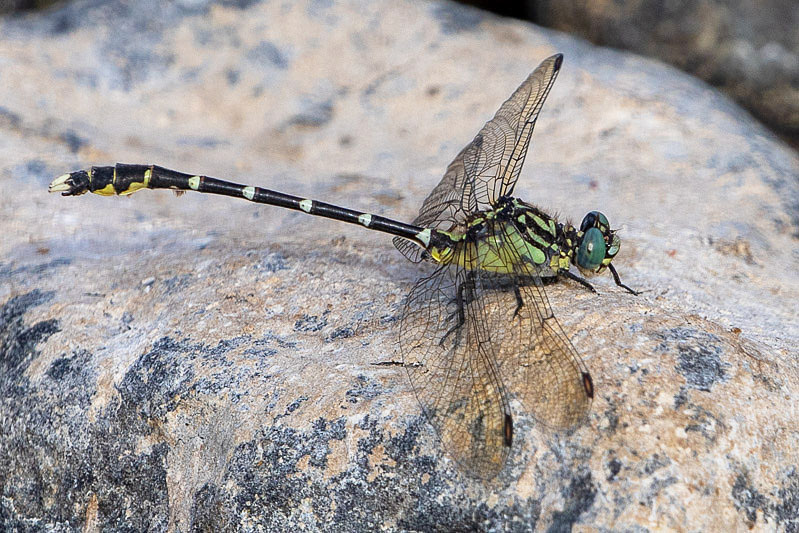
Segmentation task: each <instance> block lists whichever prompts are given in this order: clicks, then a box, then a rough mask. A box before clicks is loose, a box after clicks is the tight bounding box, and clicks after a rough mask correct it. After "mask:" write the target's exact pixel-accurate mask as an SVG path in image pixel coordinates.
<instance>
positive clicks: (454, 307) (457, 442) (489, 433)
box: [400, 266, 512, 479]
mask: <svg viewBox="0 0 799 533" xmlns="http://www.w3.org/2000/svg"><path fill="white" fill-rule="evenodd" d="M465 283H468V281H467V273H466V272H465V271H464V270H462V269H458V268H455V267H447V266H441V267H439V268H438V270H437V271H436V272H435V273H434V274H433V275H432V276H430V277H427V278H424V279H421V280H419V281H418V282H417V283H416V285H415V286H414V288H413V290H412V291H411V293H410V294H409V296H408V300H407V302H406V305H405V310H404V314H403V318H402V323H401V326H400V348H401V350H402V354H403V358H404V361H403V362H404V364H405V368H406V369H407V372H408V376H409V378H410V381H411V384H412V385H413V389H414V392H415V393H416V397H417V399H418V400H419V403H420V404H421V407H422V410H423V412H424V414H425V416H426V417H427V419H428V420H429V421H430V423H431V424H432V425H433V427H434V428H435V429H436V432H437V433H438V436H439V438H440V439H441V443H442V445H443V448H444V450H445V451H447V453H449V454H450V456H451V457H452V458H453V459H454V460H455V462H456V463H458V465H459V466H460V467H461V468H462V469H463V470H464V471H465V472H466V473H467V474H469V475H471V476H473V477H477V478H482V479H489V478H492V477H494V476H495V475H496V474H497V473H498V472H499V470H500V469H501V468H502V466H503V465H504V463H505V459H506V457H507V454H508V451H509V449H510V444H511V438H512V435H511V433H509V432H510V430H511V428H510V427H509V426H506V424H510V423H511V415H510V409H509V406H508V402H507V397H506V394H505V390H504V387H503V385H502V383H501V381H500V380H499V375H498V372H497V368H496V361H495V354H493V352H492V350H493V348H494V343H493V341H492V339H491V333H490V329H489V328H488V327H487V326H488V324H486V323H485V322H484V321H483V318H484V316H483V313H484V311H483V309H482V301H481V299H480V295H479V294H475V293H474V290H471V289H470V290H469V291H468V292H469V294H464V292H465V291H466V289H461V296H460V297H459V296H458V294H459V290H458V287H459V286H461V285H463V284H465ZM459 301H461V305H460V306H459V303H458V302H459ZM461 318H462V319H463V322H462V323H461ZM459 324H460V325H459Z"/></svg>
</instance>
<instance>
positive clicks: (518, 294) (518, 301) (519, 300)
mask: <svg viewBox="0 0 799 533" xmlns="http://www.w3.org/2000/svg"><path fill="white" fill-rule="evenodd" d="M513 293H514V294H515V295H516V309H515V310H514V311H513V318H516V315H518V314H519V311H521V310H522V307H524V300H523V299H522V291H520V290H519V286H518V285H514V286H513Z"/></svg>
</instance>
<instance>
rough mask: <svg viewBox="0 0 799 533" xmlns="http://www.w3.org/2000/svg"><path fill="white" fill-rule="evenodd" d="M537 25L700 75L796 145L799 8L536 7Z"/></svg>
mask: <svg viewBox="0 0 799 533" xmlns="http://www.w3.org/2000/svg"><path fill="white" fill-rule="evenodd" d="M534 10H535V13H536V19H537V20H538V21H539V23H541V24H544V25H546V26H549V27H552V28H555V29H558V30H561V31H568V32H571V33H575V34H577V35H581V36H583V37H585V38H586V39H589V40H590V41H591V42H594V43H597V44H600V45H603V46H613V47H616V48H622V49H625V50H631V51H634V52H636V53H639V54H644V55H647V56H650V57H657V58H659V59H661V60H663V61H666V62H667V63H670V64H672V65H676V66H677V67H679V68H681V69H683V70H685V71H686V72H690V73H691V74H693V75H695V76H698V77H699V78H701V79H703V80H705V81H706V82H708V83H711V84H713V85H714V86H715V87H718V88H719V89H721V90H722V91H724V92H725V93H727V94H728V95H730V96H731V97H733V98H734V99H735V100H737V101H738V102H740V103H741V104H742V105H743V106H745V107H746V108H748V109H749V110H750V111H752V113H754V114H755V115H756V116H758V117H759V118H760V119H761V120H763V121H764V122H766V123H767V124H769V125H771V126H772V127H774V128H775V129H777V130H778V131H781V132H782V133H783V134H785V135H786V136H788V137H789V138H791V139H793V140H794V141H796V142H799V31H797V28H799V3H797V2H796V1H795V0H757V1H754V0H723V1H721V0H702V1H698V2H663V1H661V0H648V1H640V0H634V1H618V0H617V1H614V2H590V1H585V0H583V1H576V2H562V1H559V0H540V1H537V2H535V7H534Z"/></svg>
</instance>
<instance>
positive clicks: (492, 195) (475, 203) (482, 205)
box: [394, 54, 563, 262]
mask: <svg viewBox="0 0 799 533" xmlns="http://www.w3.org/2000/svg"><path fill="white" fill-rule="evenodd" d="M562 61H563V56H562V55H561V54H556V55H554V56H552V57H550V58H548V59H545V60H544V61H543V62H542V63H541V64H540V65H539V66H538V68H536V69H535V70H534V71H533V72H532V74H530V76H528V77H527V79H526V80H525V81H524V83H522V84H521V85H520V86H519V88H518V89H516V91H515V92H514V93H513V94H512V95H511V97H510V98H509V99H508V100H506V101H505V103H503V104H502V106H500V108H499V110H498V111H497V113H496V115H494V118H492V119H491V120H489V121H488V122H487V123H486V124H485V126H483V128H482V129H481V130H480V132H479V133H478V134H477V136H476V137H475V138H474V140H472V142H470V143H469V144H468V145H466V147H465V148H464V149H463V150H461V152H460V153H459V154H458V155H457V157H455V159H454V160H453V161H452V163H450V164H449V166H448V167H447V170H446V172H445V173H444V177H443V178H442V179H441V182H439V184H438V185H437V186H436V187H435V188H434V189H433V191H432V192H431V193H430V195H429V196H428V197H427V198H426V199H425V201H424V203H423V204H422V207H421V209H420V210H419V215H418V216H417V217H416V218H415V219H414V221H413V223H414V224H416V225H418V226H423V227H426V228H436V229H443V230H448V229H450V228H452V227H453V226H457V225H459V224H461V223H462V222H463V221H464V220H465V219H466V217H467V216H468V215H469V214H471V213H475V212H477V211H481V210H484V209H489V208H490V207H491V206H493V205H494V204H495V202H496V201H497V200H498V199H499V198H501V197H502V196H506V195H510V194H512V192H513V187H514V185H515V184H516V180H517V179H518V178H519V173H520V172H521V169H522V165H523V164H524V158H525V155H526V154H527V148H528V147H529V145H530V136H531V135H532V133H533V127H534V126H535V122H536V120H537V119H538V113H539V112H540V111H541V106H543V104H544V100H545V99H546V97H547V95H548V94H549V90H550V89H551V87H552V83H553V82H554V81H555V77H556V76H557V74H558V71H559V70H560V65H561V63H562ZM394 244H395V245H396V246H397V248H398V249H399V250H400V252H402V253H403V254H404V255H405V256H406V257H408V259H410V260H411V261H414V262H416V261H419V260H420V258H421V251H420V250H419V248H418V247H416V246H415V245H413V244H412V243H410V242H409V241H406V240H404V239H398V238H395V239H394Z"/></svg>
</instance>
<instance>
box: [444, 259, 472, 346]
mask: <svg viewBox="0 0 799 533" xmlns="http://www.w3.org/2000/svg"><path fill="white" fill-rule="evenodd" d="M464 292H467V295H465V296H464ZM473 299H474V272H472V271H469V272H467V273H466V279H465V280H464V281H463V282H461V283H459V284H458V289H457V291H456V293H455V305H456V306H457V309H455V311H453V312H452V313H450V315H449V316H448V317H447V322H449V321H450V320H452V319H453V318H454V317H455V315H457V316H458V323H457V324H455V325H454V326H452V327H451V328H449V330H448V331H447V332H446V333H445V334H444V336H443V337H441V341H440V342H439V343H438V344H439V346H441V345H443V344H444V341H445V340H447V337H449V334H450V333H452V332H453V331H455V330H460V328H461V326H463V325H464V324H465V323H466V312H465V311H464V309H465V307H466V303H468V302H470V301H471V300H473ZM456 344H457V340H456Z"/></svg>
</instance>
